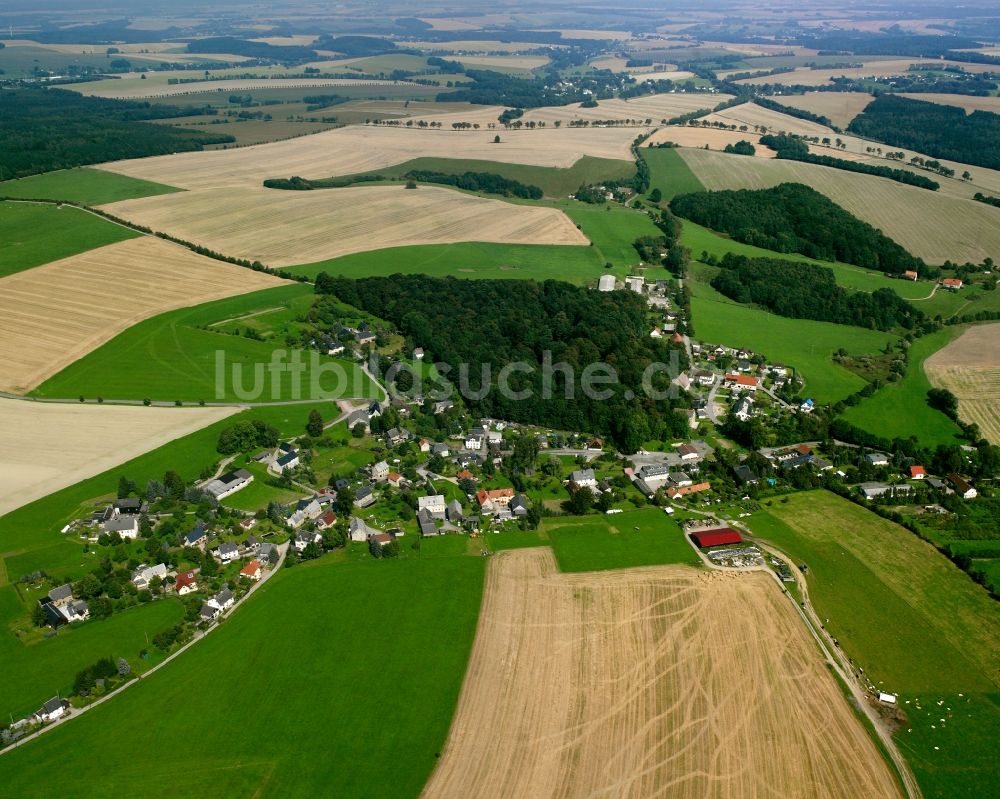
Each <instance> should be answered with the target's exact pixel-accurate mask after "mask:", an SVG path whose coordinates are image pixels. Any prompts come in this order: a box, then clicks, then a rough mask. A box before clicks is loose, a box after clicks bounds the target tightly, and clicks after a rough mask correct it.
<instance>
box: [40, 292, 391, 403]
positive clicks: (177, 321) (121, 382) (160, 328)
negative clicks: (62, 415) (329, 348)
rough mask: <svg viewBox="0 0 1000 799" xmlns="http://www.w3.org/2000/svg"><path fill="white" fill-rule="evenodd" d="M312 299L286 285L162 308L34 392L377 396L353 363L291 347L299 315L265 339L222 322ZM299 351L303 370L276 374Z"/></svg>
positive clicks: (212, 397)
mask: <svg viewBox="0 0 1000 799" xmlns="http://www.w3.org/2000/svg"><path fill="white" fill-rule="evenodd" d="M250 274H254V273H250ZM311 302H312V289H311V287H310V286H307V285H303V284H285V286H282V287H280V288H277V289H271V290H264V291H258V292H254V293H253V294H247V295H245V296H242V297H234V298H230V299H226V300H221V301H214V302H209V303H202V304H199V305H195V306H193V307H189V308H181V309H178V310H174V311H170V312H168V313H164V314H160V315H159V316H155V317H153V318H151V319H146V320H145V321H143V322H140V323H138V324H136V325H134V326H132V327H131V328H129V329H128V330H127V331H125V332H124V333H121V334H120V335H118V336H116V337H115V338H113V339H111V340H110V341H108V342H107V343H106V344H104V345H103V346H101V347H98V348H97V349H95V350H93V351H92V352H90V353H88V354H87V355H85V356H84V357H82V358H81V359H79V360H77V361H74V362H73V363H71V364H69V365H68V366H66V368H64V369H63V370H62V371H60V372H59V373H58V374H56V375H54V376H53V377H51V378H50V379H48V380H46V381H45V383H43V384H42V385H41V386H39V387H38V389H37V390H36V392H35V395H36V396H39V397H75V396H78V395H81V394H82V395H84V396H87V397H95V396H104V397H112V398H116V399H133V400H134V399H143V398H145V397H151V398H153V399H157V400H165V401H172V400H181V401H184V402H198V401H201V400H205V401H208V402H212V401H221V402H257V403H260V402H274V401H287V400H308V399H322V398H324V397H334V396H335V397H336V398H338V399H341V398H348V397H374V396H376V395H377V390H376V389H375V387H374V386H373V385H372V384H371V383H370V381H369V380H368V378H367V377H366V376H365V375H364V373H363V372H362V371H361V370H360V368H359V367H358V366H356V365H355V364H354V363H353V362H348V361H346V360H343V359H335V358H329V357H327V356H326V355H320V354H319V353H318V352H317V351H315V350H314V351H300V350H297V349H295V348H293V347H289V346H288V345H287V344H286V334H292V335H294V334H295V332H296V331H297V330H298V328H297V326H296V324H295V323H294V322H293V321H292V320H291V319H290V318H287V317H291V316H292V314H287V315H278V316H286V318H285V319H284V320H281V319H279V320H278V326H277V327H275V328H274V329H273V330H272V332H271V334H270V335H268V336H266V337H265V340H263V341H258V340H256V339H253V338H247V337H246V336H243V335H240V331H239V330H238V329H237V330H236V331H234V332H229V333H227V332H224V329H220V327H219V326H217V325H216V323H218V322H223V321H226V320H238V318H239V317H241V316H245V315H247V314H252V313H256V312H259V311H264V310H273V309H275V308H276V307H281V308H288V309H292V308H295V309H297V310H299V311H300V312H302V313H304V312H305V311H306V310H307V309H308V307H309V305H310V304H311ZM295 353H298V356H297V357H298V358H299V359H300V362H301V364H302V366H303V370H302V372H301V375H295V374H293V373H292V372H291V371H289V370H281V371H280V372H279V373H277V374H274V373H272V371H271V369H270V368H269V365H270V364H271V363H273V362H274V359H275V358H278V363H279V364H281V363H290V362H292V361H293V360H294V359H295V358H296V355H295ZM222 356H224V358H225V361H224V364H223V366H222V368H221V370H220V368H219V366H218V359H219V358H220V357H222ZM313 357H315V363H313Z"/></svg>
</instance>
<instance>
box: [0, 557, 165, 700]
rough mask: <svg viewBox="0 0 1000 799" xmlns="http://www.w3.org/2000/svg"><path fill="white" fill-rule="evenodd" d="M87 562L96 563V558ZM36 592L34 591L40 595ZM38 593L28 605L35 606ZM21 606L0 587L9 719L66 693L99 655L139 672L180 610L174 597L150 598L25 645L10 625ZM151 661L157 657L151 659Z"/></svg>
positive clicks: (0, 688) (3, 694)
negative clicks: (151, 640) (154, 640)
mask: <svg viewBox="0 0 1000 799" xmlns="http://www.w3.org/2000/svg"><path fill="white" fill-rule="evenodd" d="M91 560H92V561H94V562H93V563H92V564H91V566H92V567H93V566H96V560H97V559H96V557H94V556H91ZM38 593H39V592H37V591H36V592H35V594H38ZM36 600H37V596H34V595H33V599H32V600H31V602H30V603H25V604H30V605H31V606H34V602H35V601H36ZM23 613H24V606H23V605H22V602H21V601H20V600H19V599H18V595H17V592H16V589H15V587H14V586H13V585H7V586H4V587H2V588H0V620H2V621H3V623H4V624H3V628H2V630H0V660H2V661H3V664H4V673H5V675H7V677H6V679H4V680H2V681H0V715H2V717H3V718H4V719H9V718H10V716H11V715H13V717H14V719H19V718H23V717H24V716H25V715H28V714H30V713H34V712H35V711H36V710H38V708H39V707H41V705H42V703H43V702H45V701H47V700H49V699H51V698H52V697H53V696H55V695H56V694H57V693H58V694H61V695H63V696H67V695H69V693H71V689H72V687H73V677H74V676H75V675H76V673H77V672H78V671H80V670H82V669H84V668H86V667H87V666H89V665H91V664H92V663H94V662H95V661H97V659H98V658H101V657H105V656H111V657H113V658H115V659H117V658H119V657H124V658H125V659H126V660H127V661H128V662H129V664H130V665H131V666H132V671H133V672H135V673H141V672H142V671H144V670H145V669H146V668H148V667H149V665H151V664H150V663H146V662H144V661H143V660H142V659H140V657H139V652H140V651H141V650H142V649H146V648H148V646H149V644H148V638H147V637H146V636H149V638H152V637H153V636H154V635H156V633H158V632H160V631H161V630H165V629H167V628H168V627H171V626H173V625H174V624H177V622H179V621H180V620H181V618H182V617H183V616H184V608H183V606H182V605H181V603H180V602H179V601H178V600H176V599H167V600H163V601H161V602H151V603H150V604H148V605H139V606H137V607H134V608H130V609H129V610H127V611H125V612H123V613H118V614H116V615H114V616H112V617H111V618H109V619H105V620H102V621H88V622H83V623H82V624H79V625H69V626H67V627H63V628H62V629H61V630H60V631H59V634H58V635H56V636H54V637H52V638H49V639H46V640H41V641H37V642H33V643H31V644H30V645H25V644H24V643H22V642H21V641H20V640H19V639H18V638H16V637H15V636H14V634H13V633H12V632H11V631H10V630H9V629H8V627H7V625H8V624H9V623H10V621H12V620H13V619H16V618H18V617H20V616H21V615H23ZM154 662H155V661H154Z"/></svg>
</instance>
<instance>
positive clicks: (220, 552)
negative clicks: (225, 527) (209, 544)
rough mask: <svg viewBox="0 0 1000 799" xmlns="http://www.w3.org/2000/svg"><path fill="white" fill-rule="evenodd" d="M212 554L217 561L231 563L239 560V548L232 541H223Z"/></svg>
mask: <svg viewBox="0 0 1000 799" xmlns="http://www.w3.org/2000/svg"><path fill="white" fill-rule="evenodd" d="M212 554H213V556H214V557H215V559H216V560H217V561H219V563H232V562H233V561H234V560H239V557H240V548H239V547H238V546H236V544H234V543H233V542H232V541H223V542H222V543H221V544H219V546H218V548H217V549H216V550H215V552H213V553H212Z"/></svg>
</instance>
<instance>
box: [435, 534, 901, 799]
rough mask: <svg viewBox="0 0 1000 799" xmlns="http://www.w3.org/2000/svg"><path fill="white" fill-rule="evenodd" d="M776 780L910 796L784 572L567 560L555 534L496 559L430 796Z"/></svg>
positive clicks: (831, 791) (640, 789) (769, 786)
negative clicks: (559, 562) (813, 633)
mask: <svg viewBox="0 0 1000 799" xmlns="http://www.w3.org/2000/svg"><path fill="white" fill-rule="evenodd" d="M733 607H739V608H740V613H739V615H738V616H736V615H734V614H733V613H732V608H733ZM778 641H780V642H781V646H776V645H775V642H778ZM484 730H489V731H490V733H491V734H490V735H483V731H484ZM774 752H781V753H782V757H780V758H776V757H768V756H766V755H767V753H774ZM749 763H753V768H748V767H747V764H749ZM772 791H773V792H774V793H775V794H776V795H782V794H785V795H796V796H830V795H838V796H882V797H888V796H898V795H899V791H898V789H897V787H896V785H895V781H894V778H893V776H892V775H891V773H890V771H889V769H888V767H887V766H886V764H885V763H884V762H883V760H882V759H881V756H880V754H879V752H878V751H877V749H876V748H875V746H874V745H873V744H872V742H871V741H870V739H869V738H868V737H867V734H866V733H865V731H864V729H863V728H862V726H861V724H860V723H859V722H858V721H857V719H856V718H855V717H854V716H853V713H852V711H851V710H850V708H849V707H848V705H847V703H846V702H845V701H844V698H843V696H842V695H841V693H840V689H839V688H838V686H837V684H836V682H835V681H834V679H833V677H832V676H831V675H830V674H829V673H828V672H827V670H826V668H825V666H824V664H823V660H822V658H821V656H820V653H819V651H818V650H817V648H816V647H815V644H814V642H813V641H812V640H811V639H810V638H809V636H808V634H807V632H806V630H805V628H804V627H803V626H802V623H801V621H800V620H799V618H798V617H797V616H796V614H795V612H794V610H793V608H792V607H791V606H790V605H789V604H788V600H787V599H786V598H784V597H783V596H782V595H781V593H780V592H779V591H778V590H777V588H776V587H775V586H774V585H773V584H772V582H771V579H770V578H768V577H766V576H765V575H763V574H747V575H734V574H727V575H722V574H718V573H706V572H703V571H699V570H696V569H692V568H689V567H683V566H667V567H649V568H641V569H630V570H617V571H610V572H588V573H581V574H575V575H566V574H558V573H556V568H555V563H554V559H553V556H552V554H551V552H550V550H548V549H546V548H540V549H522V550H512V551H507V552H503V553H500V554H498V555H495V556H494V557H493V558H491V560H490V563H489V569H488V572H487V585H486V594H485V597H484V601H483V607H482V611H481V615H480V622H479V629H478V632H477V637H476V643H475V645H474V647H473V653H472V658H471V661H470V664H469V668H468V671H467V672H466V677H465V683H464V685H463V689H462V693H461V696H460V699H459V706H458V710H457V713H456V715H455V718H454V719H453V721H452V727H451V733H450V736H449V739H448V742H447V744H446V746H445V749H444V756H443V758H442V759H441V761H440V763H439V765H438V768H437V770H436V771H435V772H434V773H433V774H432V776H431V779H430V781H429V783H428V785H427V787H426V789H425V791H424V794H423V795H424V797H427V798H428V799H430V798H432V797H439V796H479V797H494V796H496V797H500V796H597V795H615V796H623V797H631V796H634V797H643V796H654V795H668V796H671V797H677V798H678V799H685V797H703V796H707V795H713V796H740V795H742V796H751V795H759V794H761V792H772Z"/></svg>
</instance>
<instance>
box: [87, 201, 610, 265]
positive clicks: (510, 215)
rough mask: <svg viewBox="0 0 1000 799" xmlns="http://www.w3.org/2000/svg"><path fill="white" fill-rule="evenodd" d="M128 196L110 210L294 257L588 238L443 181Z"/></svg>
mask: <svg viewBox="0 0 1000 799" xmlns="http://www.w3.org/2000/svg"><path fill="white" fill-rule="evenodd" d="M160 197H175V198H177V199H176V200H175V201H174V202H156V200H157V199H158V197H143V198H141V199H138V200H125V201H123V202H119V203H114V204H112V205H108V206H105V210H107V211H109V212H111V213H113V214H115V215H116V216H120V217H124V218H125V219H128V220H130V221H132V222H136V223H138V224H141V225H146V226H148V227H150V228H152V229H153V230H164V231H169V232H170V233H171V234H172V235H174V236H177V237H179V238H182V239H185V240H187V241H192V242H195V243H196V244H202V245H204V246H206V247H210V248H211V249H214V250H216V251H220V252H224V253H227V254H228V255H232V256H235V257H238V258H247V259H250V260H259V261H263V262H264V263H266V264H268V265H269V266H292V265H295V264H304V263H314V262H316V261H323V260H326V259H327V258H336V257H337V256H340V255H346V254H348V253H352V252H363V251H366V250H377V249H382V248H384V247H399V246H403V245H409V244H450V243H454V242H459V241H493V242H501V243H506V244H576V245H582V246H586V245H587V244H589V243H590V242H589V240H588V239H587V237H586V236H584V235H583V234H582V233H581V232H580V231H579V230H577V228H576V225H574V224H573V223H572V222H571V221H570V220H569V218H568V217H567V216H566V215H565V214H564V213H563V212H562V211H559V210H557V209H555V208H537V207H532V206H527V205H515V204H513V203H507V202H503V201H501V200H488V199H484V198H481V197H475V196H471V195H468V194H463V193H461V192H458V191H455V190H453V189H446V188H441V187H437V186H421V187H420V188H418V189H405V188H404V187H403V184H401V183H396V184H393V185H390V186H353V187H350V188H343V189H324V190H319V191H282V190H279V189H265V188H239V189H201V190H197V191H188V192H178V193H176V194H171V195H160Z"/></svg>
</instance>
